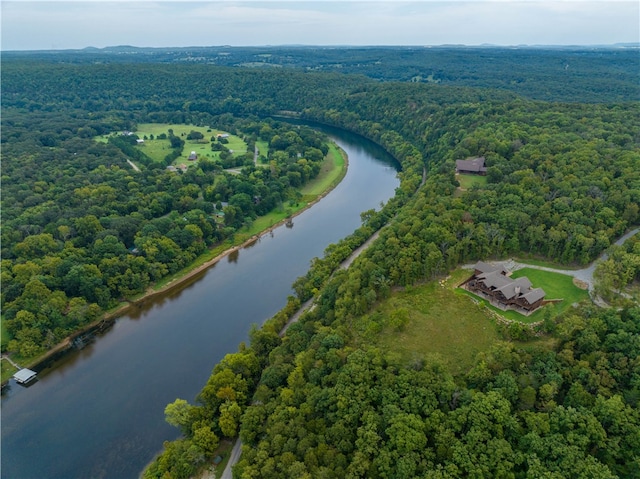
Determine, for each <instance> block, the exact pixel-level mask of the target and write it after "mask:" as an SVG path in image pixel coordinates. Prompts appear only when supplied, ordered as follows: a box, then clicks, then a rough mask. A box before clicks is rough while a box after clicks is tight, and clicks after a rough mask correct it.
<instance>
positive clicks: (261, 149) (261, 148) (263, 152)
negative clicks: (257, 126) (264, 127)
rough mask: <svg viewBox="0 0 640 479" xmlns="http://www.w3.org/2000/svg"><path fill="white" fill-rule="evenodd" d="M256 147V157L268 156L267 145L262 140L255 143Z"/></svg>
mask: <svg viewBox="0 0 640 479" xmlns="http://www.w3.org/2000/svg"><path fill="white" fill-rule="evenodd" d="M256 146H257V147H258V156H261V155H262V156H264V157H265V158H266V157H267V155H268V154H269V143H267V142H266V141H264V140H258V141H256ZM260 164H261V163H260V160H258V165H260Z"/></svg>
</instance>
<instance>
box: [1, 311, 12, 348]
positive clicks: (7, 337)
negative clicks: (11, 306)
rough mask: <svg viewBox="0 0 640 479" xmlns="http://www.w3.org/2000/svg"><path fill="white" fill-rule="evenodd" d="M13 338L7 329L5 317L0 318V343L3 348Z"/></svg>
mask: <svg viewBox="0 0 640 479" xmlns="http://www.w3.org/2000/svg"><path fill="white" fill-rule="evenodd" d="M12 339H13V337H12V336H11V334H9V331H7V324H6V323H5V320H4V318H2V319H0V344H2V349H3V350H4V349H5V347H6V346H7V344H9V341H11V340H12Z"/></svg>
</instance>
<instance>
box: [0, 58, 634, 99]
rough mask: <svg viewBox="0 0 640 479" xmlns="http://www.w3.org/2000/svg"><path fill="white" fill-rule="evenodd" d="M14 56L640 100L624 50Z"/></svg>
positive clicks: (545, 96) (630, 60)
mask: <svg viewBox="0 0 640 479" xmlns="http://www.w3.org/2000/svg"><path fill="white" fill-rule="evenodd" d="M123 53H128V54H123ZM132 53H133V54H132ZM16 57H17V58H21V59H25V58H29V59H31V60H36V59H37V61H40V62H42V61H44V62H65V63H76V64H83V63H84V64H86V63H111V64H119V63H131V62H135V63H141V62H144V63H179V64H180V67H181V68H183V67H185V66H188V65H189V64H193V63H205V64H209V65H211V64H214V65H218V66H226V67H252V68H256V69H260V70H269V69H277V68H278V67H286V68H287V69H297V70H307V71H309V70H310V71H314V72H338V73H341V74H351V75H366V76H367V77H369V78H372V79H375V80H377V81H401V82H418V83H437V84H440V85H447V86H466V87H474V88H494V89H501V90H509V91H512V92H514V93H517V94H519V95H522V96H525V97H529V98H534V99H539V100H546V101H572V102H587V103H601V102H613V101H615V102H619V101H630V100H634V99H637V98H638V97H639V96H640V90H639V83H638V71H640V58H639V56H638V52H637V48H623V47H601V48H594V47H589V48H579V47H573V48H547V49H543V48H527V47H522V48H517V49H514V48H500V47H463V46H458V47H452V46H439V47H339V48H336V47H331V48H327V47H188V48H135V47H111V48H105V49H86V50H82V51H66V52H60V51H57V52H55V54H51V53H47V52H4V54H3V61H6V60H5V59H13V58H16ZM514 65H517V68H514Z"/></svg>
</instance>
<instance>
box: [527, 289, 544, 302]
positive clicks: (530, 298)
mask: <svg viewBox="0 0 640 479" xmlns="http://www.w3.org/2000/svg"><path fill="white" fill-rule="evenodd" d="M545 294H546V293H545V292H544V289H542V288H535V289H532V290H531V291H529V292H528V293H527V294H525V295H524V296H522V297H523V298H524V299H526V300H527V303H529V304H533V303H535V302H536V301H538V300H539V299H542V298H544V295H545Z"/></svg>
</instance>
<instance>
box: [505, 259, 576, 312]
mask: <svg viewBox="0 0 640 479" xmlns="http://www.w3.org/2000/svg"><path fill="white" fill-rule="evenodd" d="M522 276H526V277H527V278H529V280H530V281H531V282H532V283H533V286H534V287H536V288H542V289H544V291H545V293H547V295H546V297H545V298H546V299H562V300H563V301H562V302H561V303H558V304H556V305H555V308H556V311H555V312H556V313H561V312H562V311H564V310H565V309H567V308H569V307H570V306H571V305H572V304H574V303H579V302H581V301H584V300H588V299H589V292H588V291H587V290H585V289H580V288H578V287H577V286H576V285H575V284H573V277H571V276H567V275H566V274H560V273H551V272H549V271H542V270H539V269H533V268H522V269H519V270H517V271H514V272H513V274H512V275H511V277H512V278H521V277H522Z"/></svg>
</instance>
